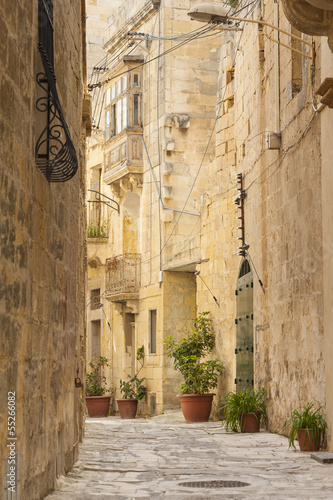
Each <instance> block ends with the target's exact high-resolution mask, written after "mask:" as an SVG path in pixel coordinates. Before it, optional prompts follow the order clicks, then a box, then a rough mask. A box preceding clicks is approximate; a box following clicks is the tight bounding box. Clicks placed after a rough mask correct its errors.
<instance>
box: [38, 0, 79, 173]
mask: <svg viewBox="0 0 333 500" xmlns="http://www.w3.org/2000/svg"><path fill="white" fill-rule="evenodd" d="M46 7H48V8H47V9H46ZM51 8H52V2H50V1H47V2H45V0H39V44H38V49H39V52H40V55H41V59H42V63H43V69H44V73H43V72H40V73H38V74H37V77H36V81H37V84H38V86H39V95H40V97H38V99H37V101H36V109H37V111H38V112H40V113H43V114H44V113H46V126H45V127H44V128H43V130H42V132H41V134H40V136H39V138H38V140H37V142H36V147H35V159H36V165H37V168H38V169H39V170H40V171H41V172H42V174H43V175H44V176H45V177H46V179H47V180H48V181H49V182H65V181H68V180H70V179H71V178H72V177H73V176H74V175H75V173H76V172H77V169H78V160H77V156H76V151H75V148H74V145H73V143H72V140H71V137H70V133H69V130H68V126H67V123H66V120H65V118H64V115H63V112H62V109H61V105H60V101H59V97H58V92H57V87H56V77H55V74H54V69H53V26H52V11H51V10H50V9H51ZM44 116H45V115H44Z"/></svg>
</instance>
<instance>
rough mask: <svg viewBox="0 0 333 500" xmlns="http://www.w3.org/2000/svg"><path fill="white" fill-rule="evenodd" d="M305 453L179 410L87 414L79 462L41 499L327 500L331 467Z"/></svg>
mask: <svg viewBox="0 0 333 500" xmlns="http://www.w3.org/2000/svg"><path fill="white" fill-rule="evenodd" d="M310 455H311V454H310V453H301V452H300V451H297V452H295V451H294V450H288V439H287V438H285V437H283V436H279V435H276V434H270V433H267V432H260V433H259V434H234V433H227V432H225V430H224V429H223V428H222V426H221V423H220V422H208V423H202V424H186V423H184V420H183V417H182V415H181V414H180V413H178V412H174V413H169V414H167V415H161V416H159V417H154V418H151V419H147V420H145V419H139V418H137V419H135V420H121V419H120V418H119V417H108V418H100V419H87V421H86V436H85V439H84V442H83V443H82V444H81V446H80V456H79V461H78V462H77V464H76V466H75V468H74V469H73V471H72V472H70V473H69V474H68V476H67V477H66V478H63V477H62V478H60V480H59V482H58V487H59V490H58V491H55V492H54V493H52V494H51V495H49V496H47V497H46V498H47V499H49V500H65V499H66V500H72V499H73V500H75V499H80V500H88V499H89V500H90V499H93V498H103V499H115V500H130V499H158V498H163V499H168V500H174V499H177V500H178V499H179V500H182V499H187V498H191V499H192V500H196V499H204V498H225V499H228V500H231V499H254V498H255V499H257V500H269V499H281V500H282V499H283V500H286V499H311V500H320V499H326V500H329V499H332V498H333V465H322V464H320V463H319V462H317V461H316V460H314V459H312V458H311V457H310ZM209 481H213V483H212V484H211V485H209V484H205V485H204V484H203V482H209ZM217 481H219V483H217V484H216V482H217ZM195 482H196V483H199V484H198V486H199V487H198V486H195V485H194V484H193V483H195ZM232 482H241V483H246V484H247V485H246V486H244V485H241V484H237V483H236V484H232ZM184 483H192V484H184ZM214 483H215V486H212V485H214ZM217 485H218V487H216V486H217ZM202 486H205V487H204V488H203V487H202Z"/></svg>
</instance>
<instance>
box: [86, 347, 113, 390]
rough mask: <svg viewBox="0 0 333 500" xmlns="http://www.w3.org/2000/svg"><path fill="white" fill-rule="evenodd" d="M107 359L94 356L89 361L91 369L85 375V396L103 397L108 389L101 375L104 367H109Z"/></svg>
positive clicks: (104, 378) (103, 376)
mask: <svg viewBox="0 0 333 500" xmlns="http://www.w3.org/2000/svg"><path fill="white" fill-rule="evenodd" d="M109 361H110V360H109V359H108V358H104V357H103V356H94V357H93V358H92V359H91V360H90V361H89V366H90V368H91V371H90V373H87V382H86V396H103V395H104V394H105V393H106V392H108V391H109V390H110V389H108V388H107V387H106V384H107V381H106V377H105V375H104V373H103V370H104V367H105V366H110V364H109Z"/></svg>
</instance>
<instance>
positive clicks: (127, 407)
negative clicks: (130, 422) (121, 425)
mask: <svg viewBox="0 0 333 500" xmlns="http://www.w3.org/2000/svg"><path fill="white" fill-rule="evenodd" d="M116 401H117V404H118V410H119V415H120V417H121V418H135V415H136V411H137V408H138V400H137V399H129V398H128V399H116Z"/></svg>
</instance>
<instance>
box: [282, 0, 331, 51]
mask: <svg viewBox="0 0 333 500" xmlns="http://www.w3.org/2000/svg"><path fill="white" fill-rule="evenodd" d="M281 2H282V6H283V10H284V13H285V15H286V17H287V19H288V21H289V22H290V24H291V25H292V26H294V27H295V28H296V29H298V30H299V31H302V32H303V33H306V34H308V35H312V36H327V37H328V43H329V46H330V49H331V51H332V52H333V11H330V10H324V9H319V8H317V7H314V6H313V5H311V4H310V3H308V2H307V1H306V0H281Z"/></svg>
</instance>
